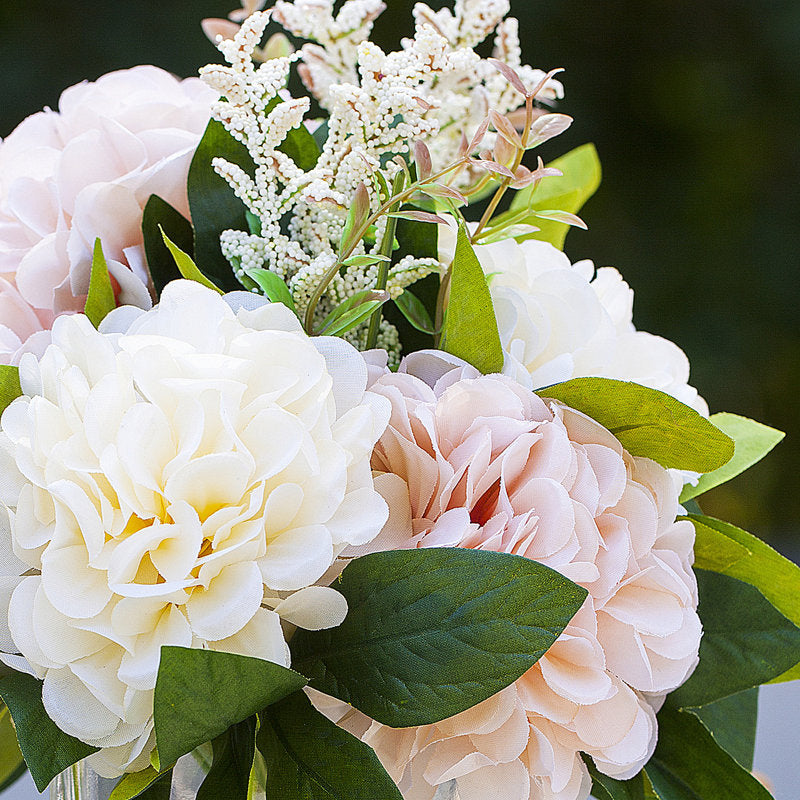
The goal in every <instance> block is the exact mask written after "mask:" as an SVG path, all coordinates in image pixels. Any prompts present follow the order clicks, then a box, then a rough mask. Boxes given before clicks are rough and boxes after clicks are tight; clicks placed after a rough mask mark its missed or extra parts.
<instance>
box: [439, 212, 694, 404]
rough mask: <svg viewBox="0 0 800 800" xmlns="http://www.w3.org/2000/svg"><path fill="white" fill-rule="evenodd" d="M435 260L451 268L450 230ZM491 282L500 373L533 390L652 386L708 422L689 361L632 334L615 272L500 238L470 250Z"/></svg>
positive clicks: (629, 308)
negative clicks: (603, 383) (580, 382)
mask: <svg viewBox="0 0 800 800" xmlns="http://www.w3.org/2000/svg"><path fill="white" fill-rule="evenodd" d="M439 238H440V244H439V249H440V255H441V258H442V260H443V261H444V263H450V261H452V259H453V254H454V252H455V233H454V230H453V228H451V227H448V226H445V225H441V226H440V227H439ZM475 254H476V255H477V257H478V260H479V261H480V263H481V266H482V267H483V271H484V272H485V273H486V275H487V276H488V277H489V288H490V292H491V295H492V302H493V304H494V310H495V314H496V316H497V326H498V328H499V331H500V340H501V342H502V344H503V350H504V352H505V356H506V358H505V364H504V366H503V372H504V373H505V374H506V375H510V376H512V377H513V378H515V379H516V380H517V381H519V382H520V383H522V384H523V385H525V386H529V387H532V388H534V389H538V388H541V387H543V386H551V385H552V384H554V383H560V382H562V381H566V380H569V379H570V378H585V377H592V376H593V377H600V378H615V379H617V380H622V381H633V382H634V383H639V384H642V385H643V386H649V387H650V388H651V389H659V390H660V391H662V392H666V393H667V394H671V395H672V396H673V397H675V398H676V399H678V400H680V401H681V402H682V403H685V404H686V405H688V406H691V407H692V408H694V409H696V410H697V411H699V412H700V413H701V414H703V415H704V416H708V406H707V405H706V403H705V401H704V400H703V398H702V397H700V396H699V395H698V393H697V390H696V389H695V388H694V387H692V386H690V385H689V383H688V381H689V360H688V359H687V358H686V355H685V353H684V352H683V351H682V350H681V349H680V348H679V347H678V346H677V345H676V344H674V343H673V342H671V341H669V340H668V339H664V338H662V337H661V336H654V335H653V334H650V333H645V332H644V331H637V330H636V328H635V327H634V325H633V289H631V288H630V286H628V284H627V283H626V282H625V281H624V280H623V278H622V276H621V275H620V274H619V272H618V271H617V270H616V269H614V268H613V267H601V268H600V269H598V270H595V267H594V264H593V263H592V262H591V261H588V260H585V261H578V262H577V263H575V264H571V263H570V260H569V259H568V258H567V256H566V255H564V253H562V252H561V251H560V250H558V249H557V248H555V247H553V245H551V244H549V243H548V242H540V241H537V240H534V239H530V240H528V241H525V242H522V243H518V242H517V241H516V240H514V239H505V240H503V241H500V242H494V243H492V244H488V245H478V246H477V247H475Z"/></svg>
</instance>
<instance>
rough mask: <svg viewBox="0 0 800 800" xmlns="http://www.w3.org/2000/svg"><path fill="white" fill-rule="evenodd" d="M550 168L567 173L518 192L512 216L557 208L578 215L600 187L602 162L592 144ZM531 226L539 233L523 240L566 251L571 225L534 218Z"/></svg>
mask: <svg viewBox="0 0 800 800" xmlns="http://www.w3.org/2000/svg"><path fill="white" fill-rule="evenodd" d="M547 166H548V167H554V168H555V169H559V170H561V172H563V173H564V174H563V175H562V176H561V177H550V178H545V179H544V180H542V181H541V182H540V183H539V184H538V185H537V186H536V187H528V188H527V189H523V190H522V191H520V192H517V194H516V196H515V197H514V199H513V200H512V201H511V209H510V211H509V212H508V213H509V214H515V213H517V212H520V211H523V210H524V209H526V208H531V209H549V208H557V209H558V210H559V211H568V212H569V213H571V214H577V213H578V211H580V210H581V208H582V206H583V204H584V203H585V202H586V201H587V200H588V199H589V198H590V197H591V196H592V195H593V194H594V193H595V192H596V191H597V187H598V186H600V180H601V177H602V173H601V169H600V159H599V158H598V156H597V150H595V147H594V145H593V144H584V145H581V146H580V147H576V148H575V149H574V150H570V151H569V152H568V153H565V154H564V155H563V156H561V157H560V158H557V159H556V160H555V161H552V162H551V163H550V164H548V165H547ZM531 223H532V224H533V225H536V226H537V227H538V228H539V230H538V231H534V232H533V233H530V234H525V235H524V236H522V237H520V239H541V240H543V241H545V242H550V243H551V244H553V245H555V246H556V247H557V248H558V249H559V250H562V249H563V248H564V239H565V238H566V236H567V233H569V229H570V227H571V226H570V225H566V224H564V223H563V222H554V221H552V220H546V219H540V218H532V219H531Z"/></svg>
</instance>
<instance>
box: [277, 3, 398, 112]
mask: <svg viewBox="0 0 800 800" xmlns="http://www.w3.org/2000/svg"><path fill="white" fill-rule="evenodd" d="M385 8H386V4H385V3H384V2H382V0H347V1H346V2H345V3H344V5H343V6H342V8H341V9H340V11H339V13H338V14H337V15H336V16H335V17H334V14H333V0H297V2H295V3H287V2H284V0H278V2H277V3H275V8H274V9H273V14H272V15H273V19H275V21H276V22H279V23H280V24H281V25H283V27H284V28H286V30H287V31H289V32H290V33H292V34H294V35H295V36H297V37H299V38H301V39H308V40H310V43H309V44H305V45H304V46H303V48H302V51H301V52H302V54H303V63H302V64H301V65H300V67H299V68H298V71H299V73H300V76H301V77H302V79H303V83H304V84H305V85H306V87H307V88H308V90H309V91H310V92H311V93H312V94H313V95H314V97H316V98H317V100H319V102H320V104H321V105H322V106H323V107H324V108H327V107H328V92H329V90H330V88H331V86H334V85H336V84H340V83H356V82H357V81H358V71H357V69H356V65H357V63H358V46H359V45H360V44H361V42H364V41H366V40H367V39H368V38H369V35H370V33H371V31H372V23H373V22H374V21H375V19H376V18H377V17H378V16H379V15H380V14H381V13H382V12H383V11H384V9H385Z"/></svg>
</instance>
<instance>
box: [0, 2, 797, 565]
mask: <svg viewBox="0 0 800 800" xmlns="http://www.w3.org/2000/svg"><path fill="white" fill-rule="evenodd" d="M235 2H236V0H191V1H190V0H171V2H165V0H161V1H160V2H155V0H136V2H128V3H111V2H108V0H104V1H103V2H101V1H100V0H81V2H80V3H63V2H52V0H51V2H42V0H24V2H23V0H0V74H1V75H2V76H3V82H2V88H0V135H3V136H4V135H7V134H8V133H9V132H10V131H11V130H12V129H13V128H14V126H15V125H16V124H17V123H19V122H20V120H22V119H23V118H24V117H25V116H26V115H28V114H30V113H33V112H34V111H36V110H38V109H40V108H41V107H42V106H45V105H49V106H52V107H53V108H55V107H56V106H57V103H58V97H59V94H60V92H61V90H63V89H64V88H66V87H67V86H69V85H71V84H73V83H76V82H78V81H81V80H84V79H90V80H92V79H95V78H97V77H98V76H99V75H101V74H102V73H104V72H108V71H110V70H113V69H118V68H122V67H129V66H133V65H134V64H139V63H153V64H158V65H159V66H161V67H164V68H165V69H169V70H171V71H173V72H175V73H177V74H179V75H182V76H185V75H193V74H195V72H196V70H197V68H198V67H199V66H201V65H203V64H205V63H207V62H209V61H216V60H217V58H216V51H215V50H214V48H213V47H212V45H211V44H210V43H209V42H208V41H207V40H206V39H205V37H204V36H203V34H202V33H201V31H200V27H199V21H200V19H201V18H202V17H205V16H225V15H226V14H227V12H229V11H231V10H232V9H233V7H234V5H235ZM388 4H389V6H390V8H389V10H388V11H387V12H386V13H385V14H384V16H383V17H381V19H380V20H379V21H378V25H377V29H376V31H377V32H376V36H375V38H376V39H377V40H378V41H379V42H380V43H381V44H382V45H384V46H396V44H397V42H398V41H399V38H400V36H401V35H404V34H405V33H407V32H408V31H409V30H410V19H411V16H410V9H411V6H412V3H411V2H409V1H408V0H388ZM431 5H433V6H435V7H441V6H442V5H443V4H442V3H431ZM512 13H513V14H515V15H516V16H517V17H518V18H519V19H520V22H521V28H522V39H523V49H524V54H525V57H526V61H527V62H528V63H530V64H531V65H533V66H538V67H541V68H543V69H550V68H552V67H564V68H566V72H565V74H564V75H562V76H560V77H561V78H562V79H563V81H564V84H565V86H566V99H565V100H564V101H563V102H562V103H561V105H560V108H559V110H560V111H562V112H564V113H568V114H570V115H572V116H574V117H575V124H574V125H573V126H572V128H571V129H570V130H569V131H568V132H567V133H566V134H564V135H563V136H561V137H559V138H558V139H556V140H554V141H553V142H551V143H549V145H548V146H549V148H550V149H549V150H548V152H546V153H543V155H544V156H546V157H547V158H552V157H555V156H556V155H558V154H560V153H561V152H565V151H566V150H568V149H570V148H572V147H574V146H576V145H578V144H581V143H583V142H585V141H593V142H595V144H596V145H597V149H598V150H599V152H600V156H601V159H602V161H603V167H604V180H603V185H602V186H601V188H600V191H599V192H598V194H597V195H596V196H595V197H594V198H593V199H592V200H590V202H589V203H588V204H587V206H586V207H585V209H584V211H583V217H584V218H585V219H586V221H587V222H588V223H589V225H590V230H589V231H588V232H581V231H575V232H572V233H571V234H570V235H569V237H568V239H567V246H566V250H567V252H568V253H569V255H570V256H571V258H572V260H573V261H575V260H577V259H579V258H592V259H593V260H594V261H595V263H596V264H597V265H598V266H602V265H607V264H610V265H613V266H616V267H618V268H619V269H620V271H621V272H622V274H623V275H624V276H625V278H626V279H627V280H628V282H629V283H630V284H631V285H632V286H633V287H634V289H635V291H636V306H635V321H636V324H637V327H639V328H640V329H644V330H648V331H651V332H653V333H658V334H661V335H663V336H666V337H668V338H670V339H672V340H674V341H675V342H677V343H678V344H679V345H680V346H681V347H683V349H684V350H685V351H686V352H687V354H688V355H689V358H690V360H691V362H692V383H693V384H694V385H695V386H697V387H698V388H699V389H700V392H701V393H702V394H703V395H704V396H705V397H706V399H707V400H708V402H709V405H710V406H711V409H712V411H721V410H726V411H732V412H735V413H739V414H744V415H746V416H750V417H753V418H755V419H758V420H760V421H762V422H765V423H767V424H769V425H773V426H775V427H778V428H781V429H782V430H784V431H786V432H787V433H788V436H787V440H786V441H784V443H782V444H781V445H779V446H778V448H777V449H776V451H775V452H774V453H773V455H772V456H771V457H770V458H769V459H767V460H766V461H765V462H762V463H761V464H760V465H758V466H757V467H755V468H753V469H752V470H750V471H749V472H747V473H746V474H745V475H744V476H742V477H740V478H738V479H736V480H735V481H732V482H731V483H729V484H727V485H726V486H724V487H721V488H719V489H716V490H714V491H713V492H712V493H710V494H709V495H707V496H706V497H705V498H704V500H703V506H704V510H705V511H706V512H707V513H710V514H713V515H716V516H722V517H724V518H726V519H728V520H730V521H732V522H735V523H736V524H738V525H740V526H742V527H744V528H747V529H749V530H751V531H753V532H754V533H757V534H759V535H761V536H763V537H765V538H767V539H768V540H769V541H770V542H771V543H772V544H773V545H774V546H776V547H777V548H778V549H780V550H782V551H783V552H784V553H786V554H788V555H790V556H792V557H794V558H795V560H798V559H799V558H800V478H798V475H800V413H798V410H800V403H799V402H798V396H799V395H800V312H799V311H798V305H800V265H799V263H798V259H799V257H798V253H800V233H799V232H798V231H799V229H800V190H798V185H799V184H800V148H799V145H800V118H799V117H798V109H800V3H799V2H797V0H704V2H702V3H697V2H696V0H691V1H690V0H669V2H667V1H666V0H651V2H641V0H604V1H603V2H598V1H597V0H560V1H559V2H551V3H549V4H548V3H544V2H539V1H538V0H537V1H536V2H534V1H533V0H516V2H515V0H512Z"/></svg>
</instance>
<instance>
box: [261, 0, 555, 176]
mask: <svg viewBox="0 0 800 800" xmlns="http://www.w3.org/2000/svg"><path fill="white" fill-rule="evenodd" d="M383 5H384V4H383V3H382V2H379V0H349V2H346V3H345V4H344V6H343V7H342V10H341V11H340V12H339V14H338V16H337V17H336V18H334V16H333V2H332V0H295V2H293V3H290V2H286V1H285V0H279V2H278V3H276V6H275V13H274V18H275V19H276V20H277V21H278V22H280V23H281V24H282V25H283V26H284V27H285V28H286V29H287V30H288V31H289V32H290V33H292V34H294V35H295V36H298V37H301V38H305V39H309V40H311V41H312V42H313V43H312V44H306V45H304V46H303V47H302V48H301V50H300V54H301V58H302V61H303V63H302V64H301V65H300V67H299V68H298V70H299V72H300V75H301V77H302V78H303V81H304V83H305V85H306V88H307V89H308V90H309V91H310V92H311V93H312V94H313V95H314V97H315V98H316V99H317V100H318V102H319V103H320V105H322V106H323V107H324V108H329V109H330V108H331V107H332V105H333V103H334V94H335V92H336V89H337V87H338V86H339V85H340V84H341V83H343V82H353V81H354V80H355V78H356V74H357V72H358V70H357V65H356V60H357V58H358V53H359V49H358V47H357V44H358V42H359V41H361V40H362V39H366V37H367V36H368V35H369V33H370V30H371V28H372V23H373V21H374V19H375V17H376V16H377V15H378V14H379V13H380V12H381V11H382V10H383ZM509 9H510V6H509V3H508V0H456V3H455V5H454V8H453V10H452V11H450V10H449V9H446V8H445V9H442V10H440V11H433V10H432V9H431V8H429V7H428V6H427V5H425V4H424V3H417V4H416V5H415V6H414V12H413V13H414V19H415V23H416V24H415V27H416V30H415V35H414V38H413V39H405V40H403V48H404V49H405V50H407V51H408V50H414V49H415V48H416V47H417V46H418V42H419V41H420V39H422V38H424V37H425V36H427V35H430V34H432V33H433V34H435V35H436V36H437V37H438V38H439V39H440V40H444V42H445V43H446V51H447V52H449V53H451V54H456V53H458V54H459V56H458V58H457V64H458V66H457V67H456V68H454V69H450V70H447V71H445V72H443V73H441V74H440V73H436V74H435V76H434V74H433V73H431V74H429V75H428V76H427V80H426V85H425V89H426V97H425V99H426V101H427V103H429V104H430V108H429V109H428V110H427V111H426V113H425V114H424V117H425V121H426V122H429V123H430V122H432V123H434V124H435V128H434V130H435V134H436V135H435V136H430V137H429V138H428V139H427V140H426V141H427V144H428V147H429V148H430V150H431V155H432V159H433V166H434V168H435V169H441V168H443V167H445V166H447V164H449V163H451V162H452V161H454V160H455V158H456V157H457V154H458V148H459V145H460V143H461V135H462V132H463V133H464V134H466V136H467V138H470V137H471V136H472V135H473V134H474V132H475V131H476V130H477V128H478V126H479V125H480V124H481V122H482V121H483V120H484V118H485V117H486V115H487V113H488V111H489V109H493V110H494V111H497V112H498V113H500V114H503V115H505V114H508V113H509V112H513V111H515V110H517V109H519V108H520V107H521V106H523V105H524V103H525V98H524V96H523V95H522V94H520V93H519V92H518V91H517V90H516V89H515V88H514V87H513V86H511V85H510V84H509V82H508V81H507V80H506V79H505V78H504V77H503V76H502V75H501V74H500V73H499V72H497V70H496V69H495V68H494V67H493V66H492V64H491V63H490V62H489V61H488V60H487V59H481V58H480V57H479V56H478V55H477V54H476V53H474V48H475V47H477V46H478V45H479V44H481V43H482V42H483V41H485V40H486V39H487V38H488V37H489V36H491V35H492V34H494V52H493V53H492V55H493V57H494V58H496V59H498V60H499V61H502V62H504V63H505V64H508V65H509V66H510V67H511V68H512V69H514V70H515V71H516V72H517V74H518V75H519V76H520V78H521V80H522V82H523V83H524V84H525V85H526V86H528V88H529V89H533V88H534V87H535V86H536V85H538V84H539V83H540V82H541V81H542V80H543V79H544V78H545V73H544V72H543V71H542V70H539V69H534V68H532V67H530V66H527V65H524V64H523V63H522V60H521V58H522V52H521V49H520V44H519V24H518V22H517V20H516V19H514V18H511V17H509V18H506V14H508V12H509ZM434 78H435V79H434ZM563 94H564V90H563V86H562V85H561V83H560V82H559V81H556V80H553V79H552V78H551V79H550V80H548V81H547V82H546V83H545V85H544V86H543V87H542V89H541V90H540V92H539V93H538V94H537V99H538V100H540V101H544V102H549V101H553V100H557V99H560V98H562V97H563ZM493 136H494V135H493V134H491V133H490V134H489V136H488V137H487V138H486V139H485V141H484V146H485V147H489V148H491V147H492V146H493ZM480 174H482V173H477V174H476V173H475V172H474V171H472V170H466V171H464V172H463V173H461V174H460V175H459V179H458V185H460V186H467V185H469V184H471V183H473V182H474V181H475V179H476V177H477V176H478V175H480Z"/></svg>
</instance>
